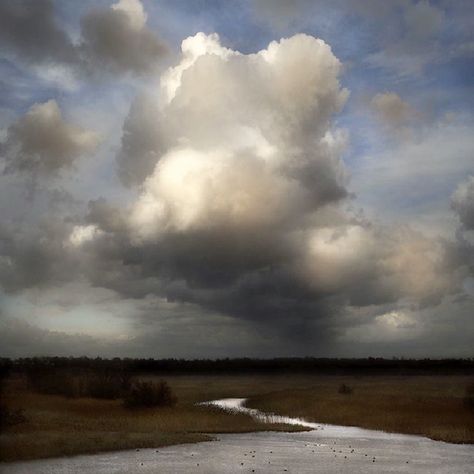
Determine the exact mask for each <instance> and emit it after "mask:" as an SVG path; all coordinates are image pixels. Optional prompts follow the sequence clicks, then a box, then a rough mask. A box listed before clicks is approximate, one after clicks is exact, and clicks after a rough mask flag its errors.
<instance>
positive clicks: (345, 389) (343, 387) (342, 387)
mask: <svg viewBox="0 0 474 474" xmlns="http://www.w3.org/2000/svg"><path fill="white" fill-rule="evenodd" d="M337 391H338V393H342V394H343V395H350V394H351V393H352V388H351V387H349V385H346V384H345V383H342V384H341V385H339V389H338V390H337Z"/></svg>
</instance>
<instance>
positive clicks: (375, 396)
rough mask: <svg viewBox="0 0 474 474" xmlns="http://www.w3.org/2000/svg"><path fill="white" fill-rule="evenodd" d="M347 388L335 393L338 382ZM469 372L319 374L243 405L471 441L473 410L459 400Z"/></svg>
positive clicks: (325, 420)
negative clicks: (303, 383)
mask: <svg viewBox="0 0 474 474" xmlns="http://www.w3.org/2000/svg"><path fill="white" fill-rule="evenodd" d="M343 383H344V384H346V386H348V387H350V388H351V389H352V393H344V392H343V393H340V392H341V391H340V386H341V384H343ZM470 383H472V378H469V377H462V376H456V377H454V376H453V377H447V376H444V377H443V376H439V377H432V376H419V377H418V376H417V377H413V376H412V377H365V378H364V377H362V378H350V377H325V378H321V379H320V380H319V381H318V382H316V383H314V385H313V386H311V387H309V388H305V389H294V388H293V389H286V390H282V391H275V392H272V393H268V394H263V395H257V396H254V397H252V398H251V399H250V400H249V402H248V404H247V405H248V406H250V407H252V408H258V409H260V410H263V411H266V412H273V413H277V414H280V415H287V416H295V417H302V418H305V419H307V420H310V421H315V422H319V423H329V424H336V425H344V426H359V427H363V428H370V429H377V430H383V431H388V432H397V433H407V434H418V435H423V436H427V437H429V438H432V439H435V440H442V441H447V442H451V443H474V410H473V409H472V407H469V406H468V404H467V403H465V397H466V388H467V387H468V386H469V385H470Z"/></svg>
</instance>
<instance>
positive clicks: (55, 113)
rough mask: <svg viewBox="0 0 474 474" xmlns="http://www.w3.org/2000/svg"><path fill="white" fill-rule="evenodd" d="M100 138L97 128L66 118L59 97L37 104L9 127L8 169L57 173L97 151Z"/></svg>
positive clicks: (5, 145)
mask: <svg viewBox="0 0 474 474" xmlns="http://www.w3.org/2000/svg"><path fill="white" fill-rule="evenodd" d="M98 141H99V138H98V135H97V134H96V133H95V132H92V131H90V130H86V129H83V128H82V127H79V126H77V125H74V124H71V123H69V122H66V121H65V120H64V118H63V116H62V113H61V110H60V109H59V106H58V104H57V103H56V101H54V100H49V101H48V102H45V103H42V104H34V105H33V106H32V107H31V108H30V109H29V110H28V112H27V113H26V114H25V115H24V116H23V117H21V118H20V119H19V120H18V121H16V122H15V123H13V124H12V125H11V126H10V127H9V128H8V130H7V136H6V140H5V142H4V143H2V155H3V158H4V159H5V160H6V167H5V172H6V173H14V172H22V173H31V174H33V175H37V174H39V175H45V176H54V175H57V174H58V173H59V172H61V171H62V170H64V169H67V168H69V167H71V166H72V164H73V163H74V160H75V159H76V158H78V157H79V156H81V155H85V154H88V153H91V152H92V151H94V149H95V148H96V146H97V144H98Z"/></svg>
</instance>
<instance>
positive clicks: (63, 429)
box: [0, 377, 300, 461]
mask: <svg viewBox="0 0 474 474" xmlns="http://www.w3.org/2000/svg"><path fill="white" fill-rule="evenodd" d="M178 379H179V380H171V383H170V385H171V386H172V388H173V392H177V393H178V394H179V395H178V403H177V404H176V405H175V406H166V407H159V408H140V407H136V408H135V409H133V410H130V409H127V408H125V407H124V406H123V402H122V400H120V399H118V400H106V399H94V398H71V397H66V396H60V395H47V394H41V393H37V392H33V391H31V390H30V389H28V386H27V383H26V381H25V380H24V379H22V378H20V377H17V378H15V379H11V380H9V381H8V383H7V384H6V387H5V390H4V393H3V403H4V404H5V405H6V406H7V407H8V409H9V410H17V409H24V413H25V416H26V421H25V422H24V423H21V424H17V425H12V426H9V427H8V428H6V429H5V430H4V431H3V432H2V434H1V435H0V456H1V457H0V459H1V460H2V461H13V460H25V459H37V458H45V457H56V456H70V455H74V454H82V453H95V452H100V451H110V450H120V449H130V448H147V447H153V448H159V447H160V446H167V445H170V444H180V443H192V442H198V441H206V440H211V439H213V437H212V434H215V433H238V432H253V431H262V430H276V431H298V430H299V429H300V428H298V427H294V426H287V425H271V426H269V425H267V424H264V423H261V422H258V421H255V420H254V419H252V418H251V417H249V416H247V415H244V414H237V415H233V414H230V413H227V412H225V411H222V410H219V409H216V408H212V407H204V406H197V405H195V402H198V401H205V400H209V399H211V398H213V397H214V396H215V395H216V392H217V391H221V392H222V391H226V390H227V389H226V388H225V380H222V381H221V383H220V385H221V386H220V389H218V388H217V386H216V383H215V382H214V384H212V383H211V385H213V387H214V390H212V389H211V390H210V391H209V392H207V393H206V390H205V385H206V383H205V380H201V381H200V382H197V381H196V380H195V379H194V378H191V380H190V379H188V378H186V377H184V378H178ZM143 380H144V381H150V380H153V381H159V380H160V378H156V377H148V378H146V377H145V378H143ZM231 385H232V384H231ZM175 387H177V390H175ZM192 387H194V391H193V389H192ZM216 398H218V397H216Z"/></svg>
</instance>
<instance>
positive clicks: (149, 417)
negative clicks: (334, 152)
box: [0, 374, 474, 461]
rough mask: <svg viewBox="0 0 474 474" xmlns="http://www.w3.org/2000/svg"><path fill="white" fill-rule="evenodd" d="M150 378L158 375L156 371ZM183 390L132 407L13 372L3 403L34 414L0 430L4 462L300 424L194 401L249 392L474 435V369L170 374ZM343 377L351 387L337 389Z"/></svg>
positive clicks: (279, 408) (272, 405) (302, 410)
mask: <svg viewBox="0 0 474 474" xmlns="http://www.w3.org/2000/svg"><path fill="white" fill-rule="evenodd" d="M141 378H142V379H154V380H160V379H161V377H157V376H154V375H150V376H146V375H145V376H142V377H141ZM164 378H165V380H166V381H167V382H168V384H169V385H170V386H171V388H172V390H173V392H174V394H175V395H176V396H177V397H178V403H177V405H176V406H174V407H167V408H148V409H135V410H130V409H126V408H124V407H123V406H122V402H121V401H120V400H99V399H92V398H66V397H63V396H58V395H43V394H38V393H34V392H32V391H30V390H28V389H27V386H26V383H25V380H24V379H23V378H22V377H18V376H16V377H15V376H13V377H10V379H8V380H7V383H6V384H5V386H4V389H3V394H2V395H3V396H2V403H3V404H4V405H5V406H6V407H7V408H8V409H9V410H11V411H14V410H17V409H23V410H24V415H25V419H26V421H24V422H22V423H19V424H15V425H12V426H9V427H6V428H5V429H4V430H3V432H2V433H1V435H0V459H1V460H3V461H12V460H23V459H35V458H44V457H52V456H70V455H74V454H79V453H94V452H99V451H108V450H120V449H130V448H145V447H156V448H159V447H160V446H166V445H170V444H178V443H192V442H198V441H203V440H208V439H211V438H212V436H213V434H215V433H239V432H252V431H261V430H265V431H268V430H275V431H282V430H283V431H294V430H298V429H299V428H298V427H295V426H288V425H267V424H262V423H260V422H257V421H255V420H253V419H252V418H250V417H248V416H246V415H242V414H238V415H233V414H229V413H225V412H222V411H219V410H216V409H212V408H208V407H203V406H197V405H196V403H198V402H201V401H206V400H213V399H218V398H227V397H239V398H240V397H249V403H248V405H249V406H251V407H255V408H259V409H261V410H263V411H267V412H275V413H278V414H282V415H290V416H299V417H304V418H307V419H308V420H313V421H317V422H322V423H331V424H339V425H354V426H361V427H366V428H373V429H381V430H385V431H394V432H400V433H413V434H415V433H416V434H421V435H425V436H428V437H431V438H433V439H441V440H445V441H449V442H456V443H473V442H474V413H473V411H472V408H469V406H468V405H467V404H466V403H465V394H466V388H467V387H468V386H469V385H470V384H472V382H473V379H472V377H467V376H407V377H397V376H370V377H369V376H367V377H360V376H359V377H352V376H328V375H324V376H323V375H304V374H301V375H299V374H295V375H195V376H192V375H179V376H169V375H168V376H166V377H164ZM342 384H345V385H346V386H348V387H349V388H350V389H351V390H352V392H351V393H339V389H340V386H341V385H342Z"/></svg>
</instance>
